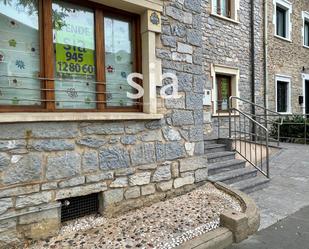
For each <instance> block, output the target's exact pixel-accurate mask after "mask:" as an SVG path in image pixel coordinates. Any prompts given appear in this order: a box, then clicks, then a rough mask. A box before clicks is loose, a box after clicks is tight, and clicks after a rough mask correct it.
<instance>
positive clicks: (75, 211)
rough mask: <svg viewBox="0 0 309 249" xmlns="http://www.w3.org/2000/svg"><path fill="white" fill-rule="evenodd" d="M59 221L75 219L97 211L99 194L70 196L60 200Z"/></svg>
mask: <svg viewBox="0 0 309 249" xmlns="http://www.w3.org/2000/svg"><path fill="white" fill-rule="evenodd" d="M61 204H62V205H61V222H65V221H69V220H73V219H77V218H80V217H83V216H86V215H90V214H96V213H98V211H99V195H98V194H90V195H86V196H79V197H72V198H68V199H63V200H61Z"/></svg>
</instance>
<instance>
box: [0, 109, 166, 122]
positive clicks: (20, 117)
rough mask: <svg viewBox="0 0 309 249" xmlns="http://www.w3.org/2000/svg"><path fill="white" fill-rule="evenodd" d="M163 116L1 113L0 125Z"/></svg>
mask: <svg viewBox="0 0 309 249" xmlns="http://www.w3.org/2000/svg"><path fill="white" fill-rule="evenodd" d="M163 117H164V116H163V114H148V113H136V112H106V113H105V112H80V113H78V112H52V113H48V112H45V113H42V112H41V113H40V112H23V113H19V112H16V113H1V114H0V123H25V122H60V121H105V120H112V121H114V120H155V119H162V118H163Z"/></svg>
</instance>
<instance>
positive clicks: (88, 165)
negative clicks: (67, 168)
mask: <svg viewBox="0 0 309 249" xmlns="http://www.w3.org/2000/svg"><path fill="white" fill-rule="evenodd" d="M82 169H83V172H84V173H89V172H94V171H97V170H99V155H98V152H97V151H95V150H89V151H85V153H84V154H83V159H82Z"/></svg>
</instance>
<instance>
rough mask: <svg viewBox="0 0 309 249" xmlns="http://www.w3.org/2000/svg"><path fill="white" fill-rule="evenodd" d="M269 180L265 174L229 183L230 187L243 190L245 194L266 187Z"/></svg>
mask: <svg viewBox="0 0 309 249" xmlns="http://www.w3.org/2000/svg"><path fill="white" fill-rule="evenodd" d="M269 182H270V180H269V179H268V178H266V177H265V176H262V175H259V176H258V177H255V178H252V179H247V180H243V181H240V182H236V183H234V184H232V185H231V187H232V188H234V189H238V190H240V191H243V192H245V193H247V194H249V193H252V192H254V191H258V190H261V189H263V188H266V187H267V186H268V184H269Z"/></svg>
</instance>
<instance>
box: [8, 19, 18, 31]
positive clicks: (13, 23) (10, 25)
mask: <svg viewBox="0 0 309 249" xmlns="http://www.w3.org/2000/svg"><path fill="white" fill-rule="evenodd" d="M8 25H9V27H10V28H12V29H16V28H18V22H16V21H15V20H12V19H10V20H9V21H8Z"/></svg>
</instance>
